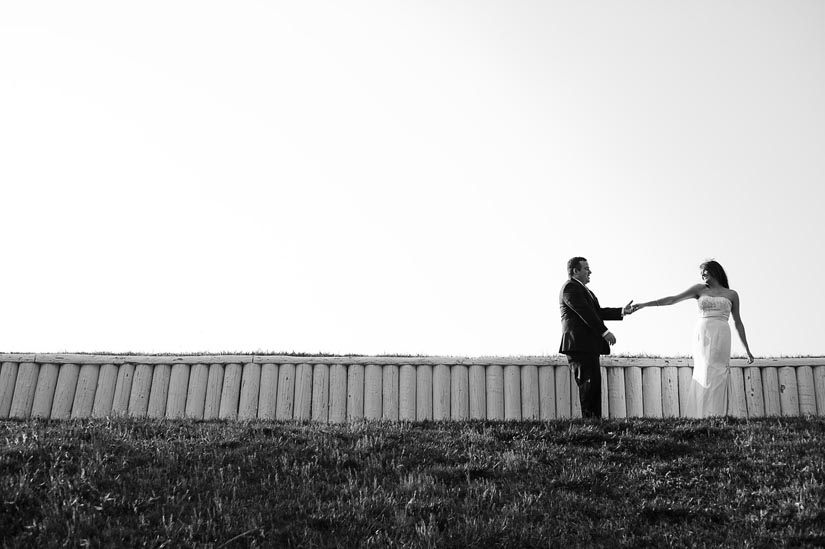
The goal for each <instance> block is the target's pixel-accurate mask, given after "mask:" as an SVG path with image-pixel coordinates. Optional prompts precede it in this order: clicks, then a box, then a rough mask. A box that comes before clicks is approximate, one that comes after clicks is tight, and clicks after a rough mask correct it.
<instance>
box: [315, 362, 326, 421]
mask: <svg viewBox="0 0 825 549" xmlns="http://www.w3.org/2000/svg"><path fill="white" fill-rule="evenodd" d="M312 421H318V422H323V423H326V422H328V421H329V365H327V364H315V365H314V366H313V367H312Z"/></svg>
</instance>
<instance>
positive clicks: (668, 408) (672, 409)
mask: <svg viewBox="0 0 825 549" xmlns="http://www.w3.org/2000/svg"><path fill="white" fill-rule="evenodd" d="M678 370H679V369H678V368H677V367H676V366H665V367H664V368H662V417H679V372H678Z"/></svg>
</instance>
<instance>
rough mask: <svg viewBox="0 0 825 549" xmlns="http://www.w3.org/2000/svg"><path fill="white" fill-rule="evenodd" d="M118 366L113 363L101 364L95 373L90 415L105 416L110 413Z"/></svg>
mask: <svg viewBox="0 0 825 549" xmlns="http://www.w3.org/2000/svg"><path fill="white" fill-rule="evenodd" d="M117 371H118V367H117V366H115V365H114V364H102V365H101V366H100V372H99V373H98V375H97V388H96V389H95V403H94V406H93V407H92V417H106V416H108V415H109V414H111V413H112V403H113V402H114V399H115V387H116V386H117Z"/></svg>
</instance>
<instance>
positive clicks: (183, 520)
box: [0, 418, 825, 547]
mask: <svg viewBox="0 0 825 549" xmlns="http://www.w3.org/2000/svg"><path fill="white" fill-rule="evenodd" d="M0 452H2V453H0V479H1V481H2V485H0V493H2V503H1V504H2V508H0V539H1V540H2V545H3V546H5V547H50V546H51V547H56V546H70V547H78V546H120V547H134V546H150V547H161V546H167V547H180V546H197V547H254V546H262V547H289V546H296V547H297V546H300V547H333V546H341V547H355V546H361V547H393V546H396V547H397V546H402V547H548V546H550V547H569V546H587V547H596V546H604V547H617V546H637V547H643V546H644V547H651V546H654V547H666V546H709V547H711V546H714V547H715V546H736V547H750V546H763V547H764V546H770V547H773V546H789V547H800V546H802V547H804V546H811V547H814V546H823V545H825V418H783V419H764V420H756V421H754V420H751V421H746V420H735V419H716V420H702V421H696V420H684V419H672V420H652V419H633V420H621V421H620V420H611V421H592V420H590V421H585V420H568V421H553V422H519V423H515V422H507V423H505V422H500V423H499V422H496V423H492V422H447V423H425V424H403V423H358V424H353V425H339V426H333V425H317V424H306V423H303V424H301V423H294V422H291V423H275V422H253V423H237V422H233V423H225V422H189V421H169V420H165V421H155V420H145V419H105V420H84V421H71V422H56V421H51V422H49V421H28V422H24V421H2V422H0Z"/></svg>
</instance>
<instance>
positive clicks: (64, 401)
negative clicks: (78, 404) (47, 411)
mask: <svg viewBox="0 0 825 549" xmlns="http://www.w3.org/2000/svg"><path fill="white" fill-rule="evenodd" d="M79 375H80V366H78V365H77V364H69V363H66V364H61V365H60V372H59V373H58V374H57V386H56V387H55V389H54V400H53V401H52V413H51V416H50V417H51V418H52V419H69V418H70V417H71V416H72V405H73V404H74V394H75V391H76V390H77V378H78V376H79Z"/></svg>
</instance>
